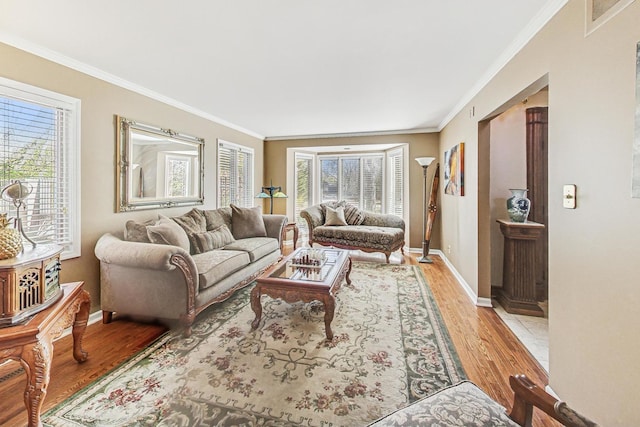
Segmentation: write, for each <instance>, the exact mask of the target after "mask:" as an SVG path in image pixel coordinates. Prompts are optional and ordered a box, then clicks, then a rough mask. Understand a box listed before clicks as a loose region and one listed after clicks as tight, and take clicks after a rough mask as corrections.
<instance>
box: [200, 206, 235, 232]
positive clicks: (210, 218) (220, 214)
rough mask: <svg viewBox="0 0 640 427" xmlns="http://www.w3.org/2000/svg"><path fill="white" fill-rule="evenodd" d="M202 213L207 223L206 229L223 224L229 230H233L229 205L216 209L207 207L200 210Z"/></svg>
mask: <svg viewBox="0 0 640 427" xmlns="http://www.w3.org/2000/svg"><path fill="white" fill-rule="evenodd" d="M202 214H203V215H204V219H205V221H206V223H207V231H209V230H213V229H215V228H218V227H220V226H221V225H223V224H224V225H226V226H227V227H228V228H229V230H231V231H233V228H232V224H231V208H230V207H229V206H225V207H223V208H218V209H207V210H204V211H202Z"/></svg>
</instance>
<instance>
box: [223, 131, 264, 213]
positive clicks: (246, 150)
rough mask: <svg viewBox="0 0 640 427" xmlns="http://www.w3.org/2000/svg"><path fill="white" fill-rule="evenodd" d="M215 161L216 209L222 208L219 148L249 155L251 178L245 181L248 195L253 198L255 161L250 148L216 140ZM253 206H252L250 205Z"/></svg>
mask: <svg viewBox="0 0 640 427" xmlns="http://www.w3.org/2000/svg"><path fill="white" fill-rule="evenodd" d="M216 147H217V153H216V154H217V159H216V172H217V177H218V179H217V182H216V185H217V188H218V191H217V193H218V195H217V197H216V203H217V206H218V207H222V206H221V205H222V203H221V201H220V196H221V192H220V176H221V175H220V147H228V148H230V149H233V150H237V151H239V152H243V153H248V154H251V165H250V167H249V171H250V172H251V177H250V179H249V180H247V181H248V182H249V185H250V187H249V191H248V193H249V194H250V197H251V198H253V196H254V195H255V191H254V187H255V183H254V180H255V176H254V171H255V161H256V155H255V150H254V149H253V148H251V147H247V146H244V145H240V144H235V143H233V142H229V141H225V140H223V139H218V144H217V146H216ZM251 206H253V205H251ZM251 206H241V207H251Z"/></svg>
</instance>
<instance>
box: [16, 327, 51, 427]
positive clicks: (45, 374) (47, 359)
mask: <svg viewBox="0 0 640 427" xmlns="http://www.w3.org/2000/svg"><path fill="white" fill-rule="evenodd" d="M52 347H53V346H52V345H51V342H49V341H48V337H44V339H42V338H39V339H38V341H37V342H36V343H33V344H28V345H25V346H24V348H23V349H22V354H21V356H20V358H21V359H22V364H23V367H24V370H25V372H26V374H27V387H26V388H25V390H24V404H25V406H26V407H27V416H28V420H29V421H28V426H29V427H41V426H42V422H41V421H40V411H41V410H42V404H43V403H44V398H45V395H46V394H47V386H48V385H49V378H50V377H49V374H50V370H51V359H52V357H53V352H52V351H53V348H52Z"/></svg>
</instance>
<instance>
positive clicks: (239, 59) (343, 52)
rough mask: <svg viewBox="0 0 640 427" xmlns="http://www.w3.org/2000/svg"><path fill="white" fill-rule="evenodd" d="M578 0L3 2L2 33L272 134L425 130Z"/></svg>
mask: <svg viewBox="0 0 640 427" xmlns="http://www.w3.org/2000/svg"><path fill="white" fill-rule="evenodd" d="M565 2H566V0H483V1H477V0H395V1H392V0H322V1H313V0H191V1H181V2H180V1H175V0H174V1H169V0H109V1H86V0H56V1H47V0H40V1H36V0H0V41H2V42H5V43H7V44H11V45H13V46H16V47H19V48H21V49H25V50H27V51H30V52H33V53H35V54H38V55H41V56H44V57H46V58H49V59H53V60H55V61H57V62H60V63H62V64H64V65H68V66H71V67H73V68H75V69H78V70H80V71H83V72H86V73H89V74H91V75H94V76H97V77H100V78H102V79H105V80H107V81H110V82H114V83H117V84H120V85H121V86H124V87H128V88H131V89H134V90H137V91H139V92H141V93H143V94H146V95H150V96H152V97H154V98H156V99H160V100H163V101H165V102H168V103H171V104H173V105H177V106H180V107H182V108H185V109H187V110H189V111H192V112H195V113H196V114H199V115H201V116H203V117H207V118H211V119H214V120H216V121H219V122H221V123H223V124H226V125H230V126H232V127H234V128H236V129H240V130H243V131H248V133H250V134H252V135H255V136H259V137H282V136H305V135H306V136H309V135H327V134H350V133H366V132H388V131H399V130H400V131H409V132H411V131H419V130H438V129H440V128H441V127H442V126H443V125H444V124H446V122H447V121H448V120H449V119H450V118H451V116H452V115H453V114H455V113H457V112H458V111H459V110H460V108H461V106H462V105H464V103H465V102H466V101H468V100H469V99H470V97H471V96H472V95H474V94H475V93H476V92H477V91H478V89H479V88H480V87H481V86H482V85H483V84H484V83H486V82H487V81H488V79H489V78H490V77H491V76H492V75H493V74H495V72H497V71H498V70H499V68H500V67H501V66H502V65H503V64H504V63H505V62H506V61H508V60H509V59H510V58H511V57H512V56H513V55H514V54H515V53H516V52H517V50H519V49H520V47H522V45H523V44H524V43H525V42H526V41H527V40H529V38H530V37H531V36H532V35H533V34H534V33H535V32H537V31H538V30H539V28H541V26H542V25H543V24H544V23H546V22H547V21H548V19H549V18H550V17H551V16H552V15H553V14H554V13H555V12H556V11H557V10H558V9H559V8H560V7H561V6H562V5H563V4H564V3H565ZM1 63H2V59H1V58H0V65H1ZM114 113H118V112H117V111H115V112H114Z"/></svg>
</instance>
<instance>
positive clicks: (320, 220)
mask: <svg viewBox="0 0 640 427" xmlns="http://www.w3.org/2000/svg"><path fill="white" fill-rule="evenodd" d="M300 216H301V217H303V218H304V219H305V220H306V221H307V225H308V226H309V229H310V230H312V229H313V228H314V227H319V226H321V225H322V224H324V213H323V212H322V207H321V206H320V205H313V206H309V207H308V208H305V209H303V210H302V211H300Z"/></svg>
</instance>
